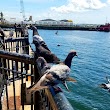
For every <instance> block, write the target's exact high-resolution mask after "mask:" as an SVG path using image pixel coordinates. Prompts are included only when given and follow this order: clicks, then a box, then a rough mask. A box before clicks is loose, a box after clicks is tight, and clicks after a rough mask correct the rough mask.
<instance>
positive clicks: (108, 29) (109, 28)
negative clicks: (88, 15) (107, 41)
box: [97, 23, 110, 32]
mask: <svg viewBox="0 0 110 110" xmlns="http://www.w3.org/2000/svg"><path fill="white" fill-rule="evenodd" d="M97 31H104V32H110V23H105V24H104V25H100V26H98V27H97Z"/></svg>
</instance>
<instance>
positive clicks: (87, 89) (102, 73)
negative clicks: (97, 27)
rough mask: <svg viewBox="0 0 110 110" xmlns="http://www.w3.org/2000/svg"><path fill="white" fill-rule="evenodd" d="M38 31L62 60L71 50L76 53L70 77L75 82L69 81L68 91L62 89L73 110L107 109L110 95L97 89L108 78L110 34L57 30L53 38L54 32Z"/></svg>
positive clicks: (109, 108)
mask: <svg viewBox="0 0 110 110" xmlns="http://www.w3.org/2000/svg"><path fill="white" fill-rule="evenodd" d="M38 31H39V33H40V35H41V36H42V37H43V39H44V40H45V42H46V43H47V45H48V47H49V48H50V50H51V51H52V52H53V53H55V54H56V55H57V56H58V57H59V58H60V59H61V60H62V61H63V60H64V59H65V57H66V56H67V54H68V52H69V51H70V50H72V49H74V50H76V51H77V54H78V58H77V57H75V58H74V59H73V62H72V67H71V74H70V76H72V77H73V78H75V79H76V80H77V83H71V82H68V86H69V89H70V91H71V92H68V91H66V90H65V88H63V87H62V88H63V91H64V94H65V95H66V97H67V98H68V100H69V101H70V103H71V104H72V106H73V107H74V109H75V110H110V93H109V92H108V91H107V90H104V89H101V88H100V87H99V84H101V83H103V82H106V79H105V77H106V76H108V77H110V33H106V32H92V31H64V30H59V31H58V35H56V34H55V32H56V31H55V30H38ZM58 44H60V46H57V45H58Z"/></svg>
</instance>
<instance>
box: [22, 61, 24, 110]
mask: <svg viewBox="0 0 110 110" xmlns="http://www.w3.org/2000/svg"><path fill="white" fill-rule="evenodd" d="M22 72H23V63H22V62H21V105H22V110H24V95H23V74H22Z"/></svg>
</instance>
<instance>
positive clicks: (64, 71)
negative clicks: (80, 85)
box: [28, 51, 76, 93]
mask: <svg viewBox="0 0 110 110" xmlns="http://www.w3.org/2000/svg"><path fill="white" fill-rule="evenodd" d="M74 56H76V52H75V51H71V52H70V53H69V54H68V55H67V57H66V59H65V60H64V62H61V63H59V64H56V65H53V66H51V67H49V66H48V65H47V62H46V60H45V59H44V58H43V57H39V58H38V60H37V61H38V65H39V66H40V67H41V69H44V68H45V72H44V73H43V76H42V77H41V78H40V80H39V81H38V82H37V83H35V84H34V86H32V87H30V88H29V89H28V93H34V92H35V91H38V90H41V89H44V88H49V87H50V86H55V85H57V84H60V83H61V84H63V85H64V86H65V87H66V89H67V90H69V89H68V86H67V84H66V81H72V82H76V80H75V79H73V78H70V77H69V74H70V70H71V69H70V67H71V62H72V58H73V57H74ZM39 61H41V63H40V62H39ZM46 67H48V68H46Z"/></svg>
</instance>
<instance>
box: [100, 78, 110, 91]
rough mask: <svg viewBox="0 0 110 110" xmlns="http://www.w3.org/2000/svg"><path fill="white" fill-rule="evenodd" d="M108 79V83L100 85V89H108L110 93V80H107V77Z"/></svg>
mask: <svg viewBox="0 0 110 110" xmlns="http://www.w3.org/2000/svg"><path fill="white" fill-rule="evenodd" d="M106 79H107V83H102V84H101V85H100V87H101V88H104V89H108V91H109V92H110V79H109V78H107V77H106Z"/></svg>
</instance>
